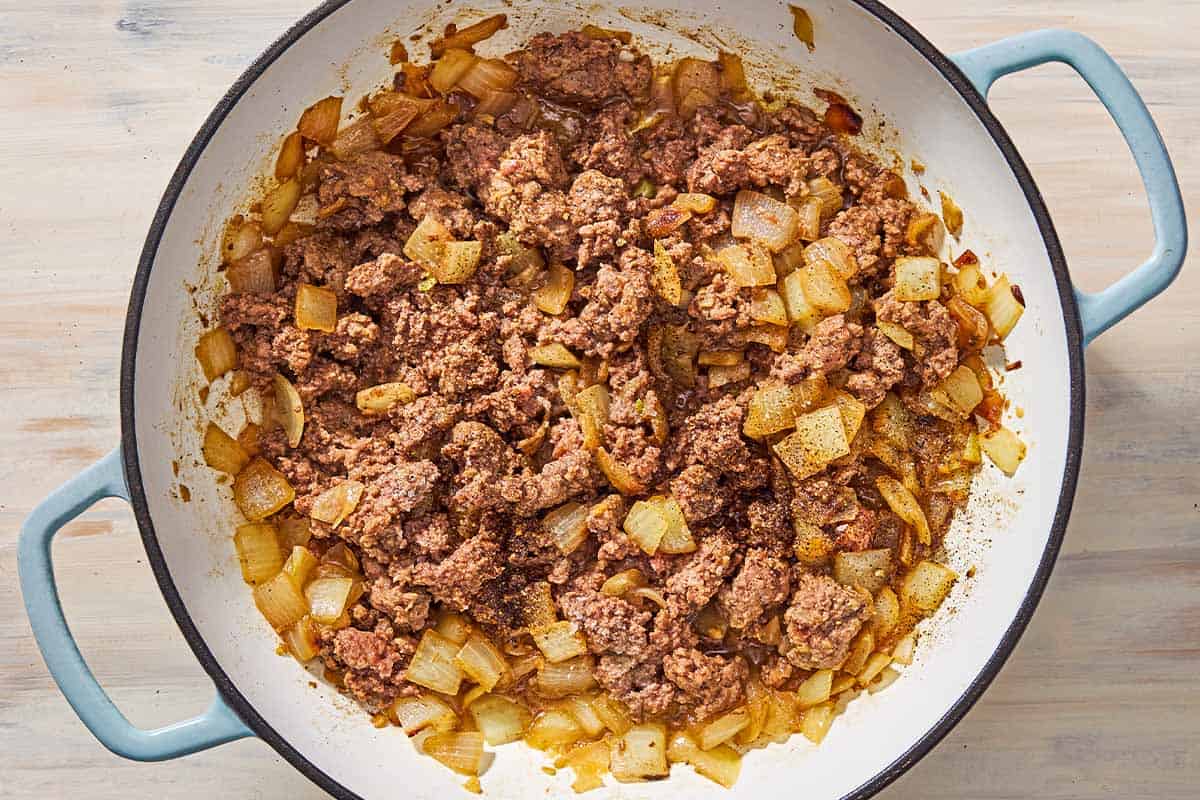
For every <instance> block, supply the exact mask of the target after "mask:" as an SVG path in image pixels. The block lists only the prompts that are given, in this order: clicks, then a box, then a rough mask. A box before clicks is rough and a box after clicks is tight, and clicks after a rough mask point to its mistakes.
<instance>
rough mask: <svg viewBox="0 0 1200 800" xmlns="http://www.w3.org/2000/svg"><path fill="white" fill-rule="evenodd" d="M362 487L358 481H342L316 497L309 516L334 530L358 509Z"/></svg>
mask: <svg viewBox="0 0 1200 800" xmlns="http://www.w3.org/2000/svg"><path fill="white" fill-rule="evenodd" d="M364 488H366V487H364V486H363V485H362V484H361V483H359V482H358V481H342V482H340V483H337V484H334V485H333V486H331V487H329V488H328V489H326V490H325V491H323V492H321V493H320V494H319V495H317V499H316V500H314V501H313V504H312V512H311V514H310V516H311V517H312V518H313V519H315V520H318V521H320V522H324V523H325V524H327V525H331V526H333V527H334V528H336V527H337V526H338V525H341V524H342V522H343V521H344V520H345V519H346V517H348V516H350V514H352V513H353V512H354V509H356V508H358V501H359V499H360V498H361V497H362V493H363V489H364Z"/></svg>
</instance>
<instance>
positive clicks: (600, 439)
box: [575, 383, 611, 451]
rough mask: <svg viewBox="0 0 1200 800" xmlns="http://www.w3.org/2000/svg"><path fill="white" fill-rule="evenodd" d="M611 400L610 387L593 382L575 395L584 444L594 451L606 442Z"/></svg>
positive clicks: (586, 447) (576, 410)
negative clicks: (605, 432)
mask: <svg viewBox="0 0 1200 800" xmlns="http://www.w3.org/2000/svg"><path fill="white" fill-rule="evenodd" d="M610 405H611V401H610V399H609V396H608V389H606V388H605V387H604V386H603V385H602V384H599V383H597V384H593V385H591V386H589V387H587V388H586V389H584V390H582V391H580V392H579V393H578V394H576V395H575V415H576V418H577V419H578V420H579V427H580V429H581V430H582V431H583V446H584V448H585V449H587V450H590V451H594V450H595V449H596V448H598V447H599V446H600V445H602V444H603V443H604V426H605V425H607V424H608V415H609V408H610Z"/></svg>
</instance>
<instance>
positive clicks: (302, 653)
mask: <svg viewBox="0 0 1200 800" xmlns="http://www.w3.org/2000/svg"><path fill="white" fill-rule="evenodd" d="M281 635H282V636H283V643H284V644H285V645H287V649H288V652H289V653H291V654H292V655H293V656H294V657H295V659H296V660H297V661H299V662H300V663H301V664H306V663H308V662H309V661H312V660H313V659H314V658H316V657H317V656H319V655H320V654H321V645H320V642H319V641H318V639H317V626H316V625H314V624H313V621H312V618H311V617H304V618H303V619H302V620H300V621H299V622H297V623H296V624H295V625H293V626H292V627H290V628H288V629H287V630H285V631H283V633H282V634H281Z"/></svg>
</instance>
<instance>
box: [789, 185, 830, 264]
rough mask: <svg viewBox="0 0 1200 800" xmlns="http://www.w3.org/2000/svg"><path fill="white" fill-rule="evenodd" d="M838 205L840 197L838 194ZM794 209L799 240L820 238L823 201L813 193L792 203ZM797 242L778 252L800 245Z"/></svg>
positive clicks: (812, 240)
mask: <svg viewBox="0 0 1200 800" xmlns="http://www.w3.org/2000/svg"><path fill="white" fill-rule="evenodd" d="M838 202H839V205H840V203H841V199H840V196H839V200H838ZM792 207H793V208H795V209H796V231H797V233H798V235H799V237H800V242H815V241H816V240H817V239H820V238H821V216H822V212H823V211H824V210H825V203H824V201H822V200H821V198H819V197H816V196H814V195H809V196H807V197H805V198H803V199H802V200H800V201H799V202H798V203H794V204H792ZM800 242H797V243H796V244H795V245H789V246H788V247H787V248H784V250H782V251H780V253H781V254H782V253H785V252H787V251H788V250H789V249H791V248H792V247H796V246H798V245H800Z"/></svg>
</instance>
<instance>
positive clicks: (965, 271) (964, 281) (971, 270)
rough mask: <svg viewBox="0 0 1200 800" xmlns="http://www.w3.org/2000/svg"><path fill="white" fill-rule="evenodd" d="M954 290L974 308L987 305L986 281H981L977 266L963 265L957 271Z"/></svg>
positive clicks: (981, 276)
mask: <svg viewBox="0 0 1200 800" xmlns="http://www.w3.org/2000/svg"><path fill="white" fill-rule="evenodd" d="M954 289H955V291H957V292H958V294H959V295H961V296H962V299H964V300H966V301H967V302H968V303H970V304H971V305H972V306H974V307H975V308H982V307H983V306H985V305H986V304H987V301H988V287H987V281H985V280H984V279H983V273H982V272H980V271H979V265H978V264H964V265H963V266H962V267H961V268H960V269H959V270H958V273H957V274H956V275H955V276H954ZM1014 299H1015V298H1014Z"/></svg>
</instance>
